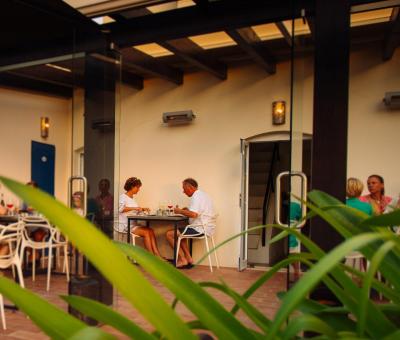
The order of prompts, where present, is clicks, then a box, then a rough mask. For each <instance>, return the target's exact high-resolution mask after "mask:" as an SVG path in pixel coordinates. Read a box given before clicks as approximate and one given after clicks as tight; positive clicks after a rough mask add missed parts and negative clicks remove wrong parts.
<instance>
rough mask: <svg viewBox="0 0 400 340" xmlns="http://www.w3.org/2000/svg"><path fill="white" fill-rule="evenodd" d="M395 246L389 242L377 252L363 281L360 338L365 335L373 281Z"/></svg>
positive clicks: (358, 325) (359, 320) (358, 331)
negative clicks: (380, 265)
mask: <svg viewBox="0 0 400 340" xmlns="http://www.w3.org/2000/svg"><path fill="white" fill-rule="evenodd" d="M394 246H395V244H394V242H391V241H388V242H387V243H384V244H383V246H382V247H381V248H380V249H379V250H378V251H377V252H376V254H375V255H374V257H373V258H372V259H371V262H370V265H369V268H368V271H367V274H366V275H365V278H364V280H363V285H362V289H361V294H360V299H359V301H360V304H359V313H358V323H357V334H358V335H359V336H362V335H364V330H365V323H366V313H367V310H368V309H367V303H368V300H369V294H370V289H371V283H372V279H373V277H374V275H375V273H376V272H377V270H378V267H379V264H380V263H381V262H382V260H383V258H384V257H385V255H386V254H387V253H388V252H389V251H390V250H391V249H392V248H393V247H394Z"/></svg>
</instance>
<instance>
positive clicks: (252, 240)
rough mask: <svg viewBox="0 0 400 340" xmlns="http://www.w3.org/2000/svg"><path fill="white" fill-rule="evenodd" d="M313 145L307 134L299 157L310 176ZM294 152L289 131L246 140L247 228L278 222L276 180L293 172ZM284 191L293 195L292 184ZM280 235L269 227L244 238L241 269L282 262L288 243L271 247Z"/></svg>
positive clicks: (244, 186)
mask: <svg viewBox="0 0 400 340" xmlns="http://www.w3.org/2000/svg"><path fill="white" fill-rule="evenodd" d="M311 142H312V139H311V135H306V134H304V135H303V143H302V144H303V145H302V148H301V155H298V158H300V159H301V163H302V172H304V173H305V174H306V176H307V177H310V172H311ZM291 151H292V150H291V141H290V136H289V133H288V132H281V133H266V134H263V135H258V136H255V137H251V138H248V139H246V140H243V141H242V161H243V166H242V171H243V173H242V199H243V202H242V223H243V224H244V228H243V229H246V230H247V229H250V228H253V227H256V226H259V225H265V224H273V223H275V220H276V219H275V180H276V177H277V175H278V174H279V173H281V172H284V171H289V170H290V168H291V161H292V159H293V157H292V152H291ZM285 185H286V186H287V187H285ZM282 191H286V192H289V183H283V186H282ZM284 218H285V217H283V219H284ZM277 233H278V231H277V230H275V229H270V228H269V229H259V230H254V231H250V232H249V233H248V234H247V235H244V236H243V240H242V246H243V247H244V249H243V250H244V251H243V256H242V258H241V261H240V262H239V263H240V266H239V267H240V268H239V269H240V270H243V269H245V268H248V267H253V268H254V267H270V266H273V265H274V264H275V263H277V262H279V261H280V260H282V259H283V258H284V257H285V256H286V254H287V240H286V239H283V240H281V241H279V242H275V243H273V244H270V240H271V238H273V237H274V236H275V235H276V234H277Z"/></svg>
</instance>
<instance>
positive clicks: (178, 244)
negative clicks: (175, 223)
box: [175, 236, 181, 265]
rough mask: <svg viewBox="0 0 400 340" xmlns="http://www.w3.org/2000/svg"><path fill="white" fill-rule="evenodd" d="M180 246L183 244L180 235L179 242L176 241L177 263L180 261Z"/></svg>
mask: <svg viewBox="0 0 400 340" xmlns="http://www.w3.org/2000/svg"><path fill="white" fill-rule="evenodd" d="M180 246H181V238H180V237H179V236H178V242H177V243H176V254H175V259H176V263H175V265H176V264H177V263H178V256H179V247H180Z"/></svg>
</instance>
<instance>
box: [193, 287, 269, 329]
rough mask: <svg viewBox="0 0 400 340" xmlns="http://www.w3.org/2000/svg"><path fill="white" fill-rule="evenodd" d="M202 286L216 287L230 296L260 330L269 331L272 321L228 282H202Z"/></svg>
mask: <svg viewBox="0 0 400 340" xmlns="http://www.w3.org/2000/svg"><path fill="white" fill-rule="evenodd" d="M200 286H202V287H210V288H214V289H217V290H219V291H221V292H223V293H225V294H226V295H228V296H230V297H231V298H232V299H233V300H234V301H235V302H236V304H237V305H238V306H239V307H240V308H241V310H242V311H243V312H244V313H246V315H247V316H248V317H249V319H250V320H252V321H253V322H254V323H255V324H256V325H257V326H258V327H259V328H260V330H262V331H263V332H264V333H267V332H268V328H269V326H270V325H271V321H270V320H269V319H268V318H266V317H265V316H264V315H263V314H262V313H261V312H260V311H259V310H257V309H256V308H255V307H254V306H253V305H251V304H250V303H249V302H248V301H247V300H246V299H245V298H243V297H242V296H241V295H239V294H238V293H236V292H235V291H234V290H232V289H231V288H229V287H228V286H227V285H226V284H220V283H217V282H201V283H200Z"/></svg>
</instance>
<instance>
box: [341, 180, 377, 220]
mask: <svg viewBox="0 0 400 340" xmlns="http://www.w3.org/2000/svg"><path fill="white" fill-rule="evenodd" d="M363 190H364V185H363V183H362V182H361V181H360V180H359V179H358V178H354V177H350V178H349V179H348V180H347V186H346V196H347V199H346V205H348V206H349V207H352V208H355V209H358V210H360V211H362V212H364V213H366V214H367V215H369V216H372V214H373V211H372V206H371V204H370V203H367V202H362V201H360V196H361V193H362V192H363Z"/></svg>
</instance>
